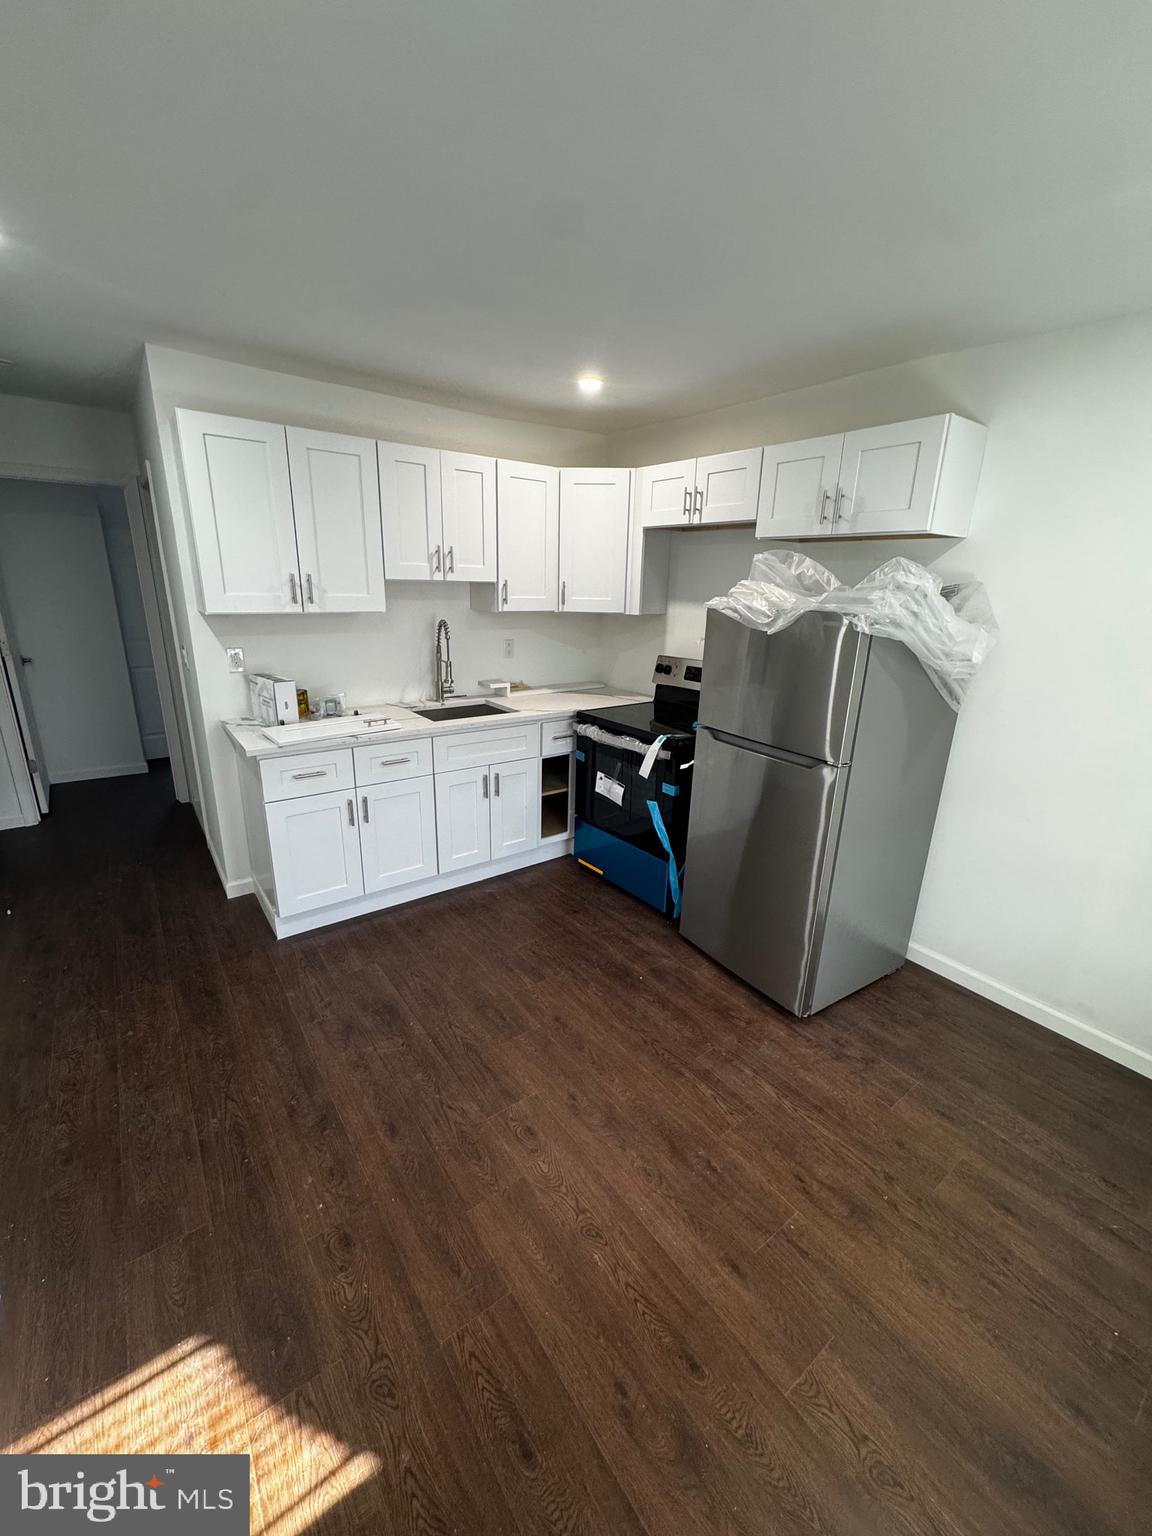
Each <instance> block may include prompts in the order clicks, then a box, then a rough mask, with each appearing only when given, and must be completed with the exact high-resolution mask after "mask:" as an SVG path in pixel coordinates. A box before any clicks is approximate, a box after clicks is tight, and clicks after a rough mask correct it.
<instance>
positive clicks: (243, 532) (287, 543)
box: [176, 411, 303, 613]
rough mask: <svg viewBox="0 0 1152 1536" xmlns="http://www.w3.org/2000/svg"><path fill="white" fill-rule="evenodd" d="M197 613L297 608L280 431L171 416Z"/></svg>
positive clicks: (185, 414)
mask: <svg viewBox="0 0 1152 1536" xmlns="http://www.w3.org/2000/svg"><path fill="white" fill-rule="evenodd" d="M176 429H177V432H178V434H179V437H180V455H181V458H182V459H183V461H184V484H185V486H186V488H187V491H188V517H189V521H190V522H191V524H192V538H193V542H194V543H195V545H196V563H197V565H198V566H199V570H200V605H201V612H203V613H292V612H296V613H299V612H300V611H301V609H302V607H303V594H302V593H301V590H300V564H299V560H298V558H297V554H296V523H295V521H294V519H293V516H292V488H291V484H290V481H289V475H288V443H287V439H286V438H285V435H284V428H283V427H282V426H279V425H277V424H276V423H275V422H270V421H242V420H240V419H239V418H237V417H234V416H211V415H208V414H207V413H205V412H204V411H177V412H176Z"/></svg>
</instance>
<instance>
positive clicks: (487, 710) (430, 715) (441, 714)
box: [412, 703, 510, 720]
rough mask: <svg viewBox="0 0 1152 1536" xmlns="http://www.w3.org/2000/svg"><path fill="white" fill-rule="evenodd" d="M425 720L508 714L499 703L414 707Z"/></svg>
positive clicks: (414, 712) (467, 718)
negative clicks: (427, 707)
mask: <svg viewBox="0 0 1152 1536" xmlns="http://www.w3.org/2000/svg"><path fill="white" fill-rule="evenodd" d="M412 713H413V714H414V715H419V716H420V717H421V719H423V720H473V719H475V718H476V716H477V715H507V714H509V713H510V711H509V710H507V709H501V708H500V706H499V704H487V703H481V704H434V705H432V707H431V708H430V709H414V710H413V711H412Z"/></svg>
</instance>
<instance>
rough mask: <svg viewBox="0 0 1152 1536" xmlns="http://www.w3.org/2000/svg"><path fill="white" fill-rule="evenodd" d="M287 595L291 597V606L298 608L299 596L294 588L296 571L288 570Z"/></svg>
mask: <svg viewBox="0 0 1152 1536" xmlns="http://www.w3.org/2000/svg"><path fill="white" fill-rule="evenodd" d="M288 596H289V597H290V598H291V599H292V606H293V608H299V606H300V596H299V593H298V592H297V590H296V572H295V571H289V572H288Z"/></svg>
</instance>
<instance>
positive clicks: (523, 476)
mask: <svg viewBox="0 0 1152 1536" xmlns="http://www.w3.org/2000/svg"><path fill="white" fill-rule="evenodd" d="M496 520H497V529H498V534H497V581H498V585H497V589H496V603H497V607H498V608H501V609H505V608H506V609H508V610H509V611H510V612H518V613H529V612H539V613H555V612H556V610H557V608H558V607H559V599H560V590H559V582H560V578H559V564H560V561H559V542H560V471H559V470H558V469H551V468H548V467H546V466H545V465H543V464H516V463H512V462H511V461H509V460H507V459H501V460H500V461H499V463H498V464H497V466H496Z"/></svg>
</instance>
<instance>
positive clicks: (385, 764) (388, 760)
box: [376, 757, 412, 768]
mask: <svg viewBox="0 0 1152 1536" xmlns="http://www.w3.org/2000/svg"><path fill="white" fill-rule="evenodd" d="M411 761H412V759H411V758H410V757H382V758H381V759H380V761H379V762H378V763H377V764H376V766H377V768H395V767H397V766H398V764H400V763H410V762H411Z"/></svg>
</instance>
